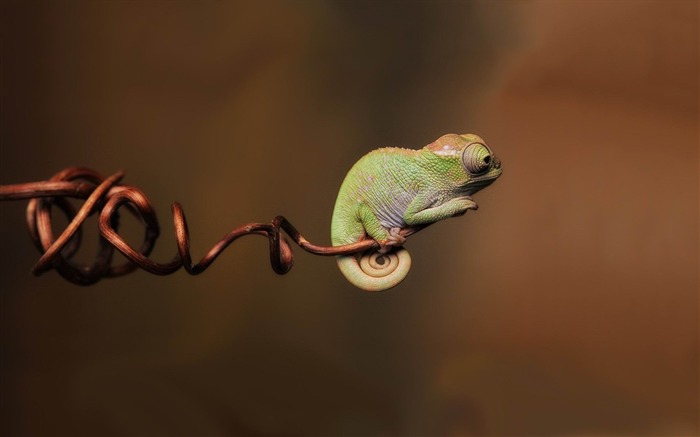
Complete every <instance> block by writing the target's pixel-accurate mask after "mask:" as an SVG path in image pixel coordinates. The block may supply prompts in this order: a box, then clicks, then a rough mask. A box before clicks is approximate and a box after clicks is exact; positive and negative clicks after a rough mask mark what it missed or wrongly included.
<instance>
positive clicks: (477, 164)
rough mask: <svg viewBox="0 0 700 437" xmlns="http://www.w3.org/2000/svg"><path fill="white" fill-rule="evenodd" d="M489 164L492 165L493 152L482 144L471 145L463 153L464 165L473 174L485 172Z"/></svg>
mask: <svg viewBox="0 0 700 437" xmlns="http://www.w3.org/2000/svg"><path fill="white" fill-rule="evenodd" d="M489 164H491V151H490V150H489V149H488V148H487V147H486V146H484V145H483V144H481V143H474V144H470V145H469V146H468V147H467V148H466V149H464V152H462V165H464V169H465V170H467V172H469V173H471V174H480V173H483V172H485V171H486V170H488V168H489Z"/></svg>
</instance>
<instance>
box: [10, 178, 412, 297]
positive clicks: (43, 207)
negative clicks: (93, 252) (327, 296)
mask: <svg viewBox="0 0 700 437" xmlns="http://www.w3.org/2000/svg"><path fill="white" fill-rule="evenodd" d="M123 177H124V172H123V171H120V172H117V173H115V174H113V175H112V176H110V177H103V176H102V175H100V174H99V173H97V172H95V171H94V170H90V169H86V168H78V167H71V168H67V169H65V170H63V171H61V172H59V173H57V174H56V175H55V176H53V177H52V178H51V179H50V180H48V181H40V182H31V183H26V184H16V185H4V186H0V200H17V199H31V200H30V201H29V204H28V206H27V214H26V218H27V225H28V226H29V232H30V235H31V238H32V240H33V242H34V244H35V246H36V247H37V248H38V249H39V251H40V252H41V253H42V255H41V257H40V258H39V261H38V262H37V263H36V264H35V266H34V268H33V273H34V274H36V275H39V274H41V273H43V272H45V271H47V270H49V269H51V268H54V269H56V271H57V272H58V273H59V274H60V275H61V276H63V277H64V278H65V279H67V280H68V281H71V282H73V283H76V284H81V285H88V284H93V283H95V282H97V281H99V280H100V279H101V278H104V277H114V276H121V275H125V274H127V273H130V272H132V271H134V270H135V269H136V268H141V269H143V270H146V271H148V272H150V273H153V274H156V275H169V274H171V273H174V272H176V271H177V270H179V269H180V268H181V267H184V269H185V270H186V271H187V272H188V273H190V274H192V275H196V274H199V273H201V272H203V271H204V270H206V269H207V268H208V267H209V266H210V265H211V263H212V262H213V261H214V260H215V259H216V258H217V257H218V256H219V254H221V252H222V251H223V250H224V249H226V247H228V245H229V244H231V243H232V242H233V241H235V240H237V239H238V238H240V237H242V236H245V235H250V234H257V235H262V236H264V237H266V238H267V239H268V240H269V247H270V263H271V265H272V269H273V270H274V271H275V272H276V273H278V274H281V275H282V274H285V273H287V272H288V271H289V270H290V269H291V268H292V265H293V264H294V255H293V253H292V249H291V246H290V244H289V242H288V240H287V238H285V236H284V235H282V231H284V233H286V234H287V236H288V237H289V238H291V239H292V241H294V243H296V244H297V245H298V246H299V247H301V248H302V249H304V250H305V251H307V252H309V253H312V254H316V255H325V256H333V255H350V254H356V253H360V252H366V253H367V252H368V251H369V253H368V256H363V257H362V259H365V258H367V260H366V263H367V265H368V268H369V269H370V270H372V269H374V270H380V271H381V270H386V269H388V268H392V266H394V265H395V262H394V261H395V260H398V259H399V257H401V256H402V255H401V253H402V252H405V254H406V255H408V252H406V251H405V250H403V249H399V250H398V251H396V252H392V253H390V254H385V255H382V254H379V253H378V252H377V250H376V249H377V248H378V247H379V245H378V243H377V242H375V241H374V240H370V239H367V240H363V241H360V242H357V243H353V244H348V245H345V246H335V247H328V246H317V245H314V244H312V243H310V242H309V241H308V240H306V238H304V237H303V236H302V235H301V234H300V233H299V232H298V231H297V230H296V228H295V227H294V226H293V225H292V224H291V223H290V222H289V221H288V220H287V219H285V218H284V217H282V216H277V217H275V218H274V219H272V221H271V222H270V223H248V224H245V225H243V226H240V227H238V228H236V229H233V230H232V231H230V232H229V233H228V234H226V235H225V236H224V237H223V238H222V239H221V240H219V241H218V242H217V243H216V244H214V246H213V247H212V248H211V249H209V251H208V252H207V253H206V254H205V255H204V257H203V258H202V259H201V260H200V261H199V262H198V263H193V262H192V257H191V255H190V238H189V231H188V228H187V221H186V219H185V214H184V211H183V209H182V206H181V205H180V204H179V203H177V202H176V203H174V204H173V205H172V217H173V225H174V228H175V241H176V243H177V254H176V255H175V257H174V258H173V259H172V261H170V262H166V263H159V262H156V261H154V260H152V259H150V258H149V255H150V253H151V252H152V250H153V247H154V245H155V242H156V240H157V238H158V236H159V234H160V226H159V224H158V219H157V217H156V213H155V211H154V210H153V207H152V206H151V203H150V201H149V200H148V198H147V197H146V195H145V194H144V193H143V192H142V191H141V190H140V189H138V188H136V187H133V186H128V185H122V184H120V181H121V180H122V178H123ZM69 197H72V198H80V199H85V202H84V203H83V205H82V206H81V207H80V208H79V209H78V210H76V208H75V207H74V206H73V205H72V204H71V203H70V202H68V200H67V198H69ZM54 206H55V207H57V208H58V209H60V210H61V211H62V212H63V213H64V214H65V215H66V217H67V219H68V221H69V224H68V226H67V227H66V228H65V229H64V230H63V232H62V233H61V234H60V235H59V236H58V237H57V238H55V236H54V234H53V230H52V218H51V217H52V209H53V207H54ZM121 207H125V208H126V209H127V210H128V211H129V212H130V213H132V214H133V215H134V216H135V217H137V219H139V221H140V222H141V223H142V224H143V225H144V227H145V232H144V237H143V240H142V242H141V245H140V247H139V248H138V249H134V248H133V247H132V246H131V245H129V244H128V243H127V242H126V241H125V240H124V239H123V238H122V237H121V236H120V235H119V233H118V228H119V209H120V208H121ZM91 214H99V219H98V223H99V231H100V235H99V249H98V253H97V256H96V257H95V260H94V262H93V263H92V265H85V264H78V263H75V262H73V261H71V258H72V257H73V256H74V255H75V254H76V253H77V251H78V249H79V247H80V242H81V239H82V231H81V225H82V224H83V222H84V221H85V219H86V218H87V217H88V216H90V215H91ZM114 249H116V250H118V251H119V252H121V253H122V254H123V255H124V256H125V257H126V258H127V259H128V261H127V262H126V263H123V264H120V265H113V264H112V259H113V254H114ZM395 258H396V259H395ZM363 262H364V261H363ZM372 266H374V267H372ZM377 267H379V268H377ZM394 268H395V267H394ZM408 268H410V257H408Z"/></svg>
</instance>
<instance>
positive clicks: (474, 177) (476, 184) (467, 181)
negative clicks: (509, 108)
mask: <svg viewBox="0 0 700 437" xmlns="http://www.w3.org/2000/svg"><path fill="white" fill-rule="evenodd" d="M425 149H427V150H430V151H431V152H433V153H435V154H436V155H439V156H441V157H445V158H451V159H453V160H456V159H459V160H460V161H461V170H462V171H463V172H464V175H463V177H462V178H459V179H460V192H461V193H463V194H466V195H472V194H474V193H476V192H477V191H479V190H481V189H482V188H485V187H487V186H489V185H490V184H491V183H493V181H495V180H496V179H497V178H498V177H499V176H500V175H501V173H502V172H503V170H502V169H501V160H500V159H498V158H497V157H496V155H494V154H493V152H492V151H491V149H490V148H489V146H487V145H486V142H485V141H484V140H483V139H482V138H481V137H479V136H478V135H474V134H462V135H457V134H447V135H443V136H441V137H440V138H438V139H437V140H435V141H434V142H432V143H431V144H428V145H427V146H425Z"/></svg>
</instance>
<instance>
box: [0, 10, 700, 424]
mask: <svg viewBox="0 0 700 437" xmlns="http://www.w3.org/2000/svg"><path fill="white" fill-rule="evenodd" d="M0 7H1V10H0V12H1V15H0V56H1V58H0V73H1V74H0V104H1V107H0V153H1V155H0V171H1V175H0V183H3V184H7V183H17V182H24V181H33V180H41V179H46V178H48V177H50V176H51V175H52V174H54V173H55V172H57V171H59V170H60V169H62V168H63V167H66V166H71V165H81V166H89V167H92V168H95V169H97V170H99V171H101V172H103V173H105V174H110V173H113V172H115V171H116V170H118V169H125V170H127V177H126V182H127V183H129V184H132V185H136V186H139V187H140V188H142V189H143V190H144V191H145V192H146V193H147V194H148V195H149V196H150V198H151V200H152V201H153V203H154V204H155V206H156V208H157V210H158V212H159V215H160V217H161V222H162V223H163V227H164V231H163V236H162V238H161V240H160V241H159V244H158V246H157V250H156V254H155V257H156V258H158V259H160V260H167V259H170V257H171V256H172V254H173V253H174V251H175V245H174V242H173V240H172V239H171V234H172V227H171V225H170V223H169V222H170V220H169V205H170V203H171V202H172V201H174V200H178V201H180V202H182V204H183V205H184V208H185V210H186V212H187V215H188V220H189V224H190V230H191V234H192V249H193V252H194V256H195V257H198V256H201V255H202V254H203V253H204V252H205V250H207V249H208V248H209V246H210V245H211V244H213V243H214V242H215V241H217V240H218V239H219V238H220V237H221V236H222V235H223V234H224V233H226V232H227V231H228V230H229V229H231V228H233V227H236V226H238V225H240V224H242V223H246V222H250V221H267V220H269V219H271V218H272V217H273V216H275V215H277V214H284V215H286V216H287V217H289V218H290V219H291V220H292V222H293V223H295V224H296V226H297V227H298V228H299V229H300V230H301V231H302V232H303V233H304V234H305V235H306V236H307V237H308V238H309V239H310V240H311V241H314V242H317V243H319V244H327V243H329V241H330V238H329V235H328V233H329V223H330V218H331V210H332V207H333V203H334V200H335V195H336V191H337V189H338V187H339V185H340V183H341V181H342V179H343V177H344V175H345V172H346V171H347V170H348V169H349V167H350V166H351V165H352V164H353V163H354V162H355V160H356V159H358V158H359V157H360V156H361V155H363V154H364V153H366V152H368V151H369V150H371V149H373V148H376V147H379V146H386V145H402V146H407V147H413V148H418V147H422V146H423V145H425V144H427V143H429V142H431V141H433V140H434V139H436V138H437V137H439V136H440V135H442V134H444V133H448V132H457V133H466V132H473V133H477V134H479V135H481V136H482V137H484V138H485V139H486V141H487V142H488V144H489V145H490V146H491V147H492V148H493V150H494V151H495V152H496V154H497V155H499V156H500V157H501V159H502V161H503V165H504V174H503V176H502V177H501V179H500V180H498V181H497V183H495V184H494V185H492V186H491V187H489V188H488V189H487V190H485V191H483V192H481V193H479V194H478V195H477V196H476V200H477V202H478V203H479V204H480V209H479V211H477V212H469V213H468V214H467V215H466V216H464V217H461V218H458V219H452V220H448V221H445V222H442V223H439V224H437V225H435V226H433V227H431V228H429V229H427V230H425V231H424V232H422V233H419V234H417V235H415V236H414V237H411V239H410V240H409V242H408V243H407V247H408V248H409V249H410V250H411V253H412V255H413V260H414V264H415V265H414V268H413V270H412V272H411V274H410V275H409V277H408V278H407V280H406V281H405V282H404V283H402V284H401V285H400V286H399V287H397V288H396V289H394V290H392V291H389V292H386V293H380V294H371V293H364V292H361V291H359V290H357V289H354V288H353V287H352V286H351V285H349V284H348V283H347V282H346V281H345V280H344V279H343V277H342V276H341V275H340V273H339V272H338V271H337V269H336V266H335V263H334V261H333V260H332V259H328V258H322V257H314V256H311V255H308V254H305V253H304V252H302V251H299V250H296V254H297V260H296V266H295V268H294V269H293V270H292V272H291V273H290V274H288V275H286V276H283V277H278V276H276V275H275V274H273V273H272V271H271V269H270V267H269V264H268V260H267V243H266V242H265V240H263V239H261V238H258V237H250V238H248V239H243V240H240V241H239V242H237V243H236V244H235V245H234V246H232V247H230V248H229V249H228V250H227V251H226V252H225V253H224V254H223V255H222V256H221V257H220V258H219V259H218V260H217V262H216V263H215V264H214V265H213V266H212V267H211V268H210V269H209V270H208V271H207V272H205V273H204V274H202V275H201V276H198V277H191V276H188V275H186V274H185V273H184V272H178V273H177V274H174V275H172V276H169V277H156V276H152V275H149V274H147V273H145V272H136V273H133V274H132V275H130V276H127V277H123V278H119V279H112V280H104V281H102V282H100V283H98V284H96V285H94V286H90V287H79V286H75V285H72V284H70V283H67V282H65V281H64V280H63V279H61V278H60V277H59V276H58V275H57V274H56V273H55V272H49V273H47V274H45V275H43V276H41V277H39V278H36V277H33V276H32V275H31V274H30V268H31V267H32V265H33V264H34V262H35V261H36V260H37V259H38V256H39V255H38V253H36V251H35V249H34V248H33V246H32V244H31V243H30V240H29V238H28V235H27V233H26V231H25V227H26V226H25V223H24V212H23V211H24V207H25V205H26V202H3V203H2V204H0V246H1V248H2V250H0V257H1V258H2V263H0V278H1V281H0V288H1V290H2V291H1V292H0V299H1V304H0V327H1V331H0V339H1V341H2V347H1V351H2V361H1V372H2V373H1V380H0V382H1V387H0V408H1V410H0V413H1V415H0V429H1V430H2V434H3V435H114V436H117V435H119V436H132V435H133V436H137V435H138V436H155V435H158V436H162V435H188V436H200V435H227V436H234V435H247V436H252V435H356V436H364V435H396V436H402V435H407V436H409V435H416V436H417V435H432V436H439V435H483V436H487V435H489V436H513V435H519V436H555V435H556V436H583V435H586V436H594V435H601V436H602V435H605V436H618V435H619V436H621V435H639V436H641V435H654V436H662V435H663V436H691V435H697V434H698V432H699V430H698V410H699V403H698V391H699V388H700V385H699V381H698V348H699V346H698V340H699V339H698V326H699V325H698V308H699V305H698V304H699V302H698V273H699V272H698V269H699V267H698V266H699V257H698V243H699V240H698V223H699V222H700V220H699V217H698V198H699V196H698V115H699V114H698V97H699V92H698V77H699V69H698V52H699V51H698V40H699V38H698V36H699V33H698V30H699V24H698V23H699V15H698V12H699V11H698V8H699V6H698V3H697V2H695V1H666V2H647V1H638V2H627V1H624V2H623V1H619V2H593V1H570V2H563V1H562V2H488V3H487V2H419V3H403V2H321V1H303V2H302V1H300V2H277V1H264V2H253V1H248V2H239V1H229V2H225V1H224V2H165V1H163V2H154V1H150V2H78V1H73V2H11V1H6V0H3V1H2V2H1V3H0ZM57 221H58V223H61V220H60V218H57ZM89 225H90V226H91V228H90V229H92V227H94V226H96V223H95V220H94V219H93V220H92V221H91V222H89ZM126 225H127V226H126V229H125V233H126V235H127V238H129V241H133V242H134V243H136V242H137V241H138V235H139V227H138V226H137V223H135V221H133V222H132V223H131V224H129V223H127V224H126ZM57 226H58V225H57ZM90 232H93V233H92V234H90ZM88 235H92V236H93V237H94V236H95V232H94V231H89V232H88ZM93 249H94V246H90V244H87V243H86V248H85V250H84V251H83V252H81V254H80V257H82V258H81V259H83V260H85V261H87V260H89V259H90V256H91V254H92V250H93Z"/></svg>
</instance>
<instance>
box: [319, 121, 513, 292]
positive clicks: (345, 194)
mask: <svg viewBox="0 0 700 437" xmlns="http://www.w3.org/2000/svg"><path fill="white" fill-rule="evenodd" d="M500 175H501V161H500V160H499V159H498V158H496V156H495V155H494V154H493V153H492V152H491V149H489V148H488V147H487V146H486V144H485V143H484V140H482V139H481V138H479V137H478V136H476V135H472V134H464V135H457V134H447V135H443V136H442V137H440V138H438V139H437V140H436V141H434V142H432V143H430V144H428V145H427V146H425V147H424V148H422V149H420V150H411V149H403V148H397V147H388V148H383V149H377V150H374V151H372V152H370V153H368V154H367V155H365V156H363V157H362V158H361V159H360V160H359V161H357V163H356V164H355V165H354V166H353V167H352V168H351V169H350V171H349V172H348V174H347V176H346V177H345V180H344V181H343V184H342V185H341V187H340V192H339V193H338V198H337V200H336V203H335V209H334V210H333V221H332V223H331V239H332V242H333V245H334V246H341V245H346V244H353V243H357V242H360V241H365V240H368V239H371V240H374V241H375V242H376V243H377V246H378V247H379V248H380V249H379V250H378V251H377V249H372V250H370V251H368V252H365V253H363V254H362V255H361V256H359V257H358V256H357V255H347V256H339V257H338V266H339V267H340V271H341V272H342V273H343V275H345V277H346V278H347V279H348V280H349V281H350V282H351V283H353V284H354V285H356V286H357V287H359V288H362V289H364V290H367V291H382V290H387V289H389V288H391V287H394V286H396V285H397V284H398V283H400V282H401V281H402V280H403V279H404V278H405V277H406V275H407V274H408V271H409V270H410V268H411V257H410V255H409V254H408V251H406V249H404V248H403V247H401V246H402V245H403V244H404V242H405V241H406V238H405V237H406V236H407V235H410V234H412V233H414V232H417V231H418V230H420V229H422V228H424V227H426V226H428V225H430V224H432V223H435V222H437V221H440V220H443V219H446V218H450V217H455V216H460V215H463V214H464V213H466V212H467V211H468V210H470V209H472V210H475V209H477V205H476V203H475V202H474V200H473V199H472V198H471V195H472V194H474V193H476V192H477V191H479V190H481V189H483V188H485V187H487V186H488V185H490V184H491V183H492V182H493V181H495V180H496V178H498V177H499V176H500Z"/></svg>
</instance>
